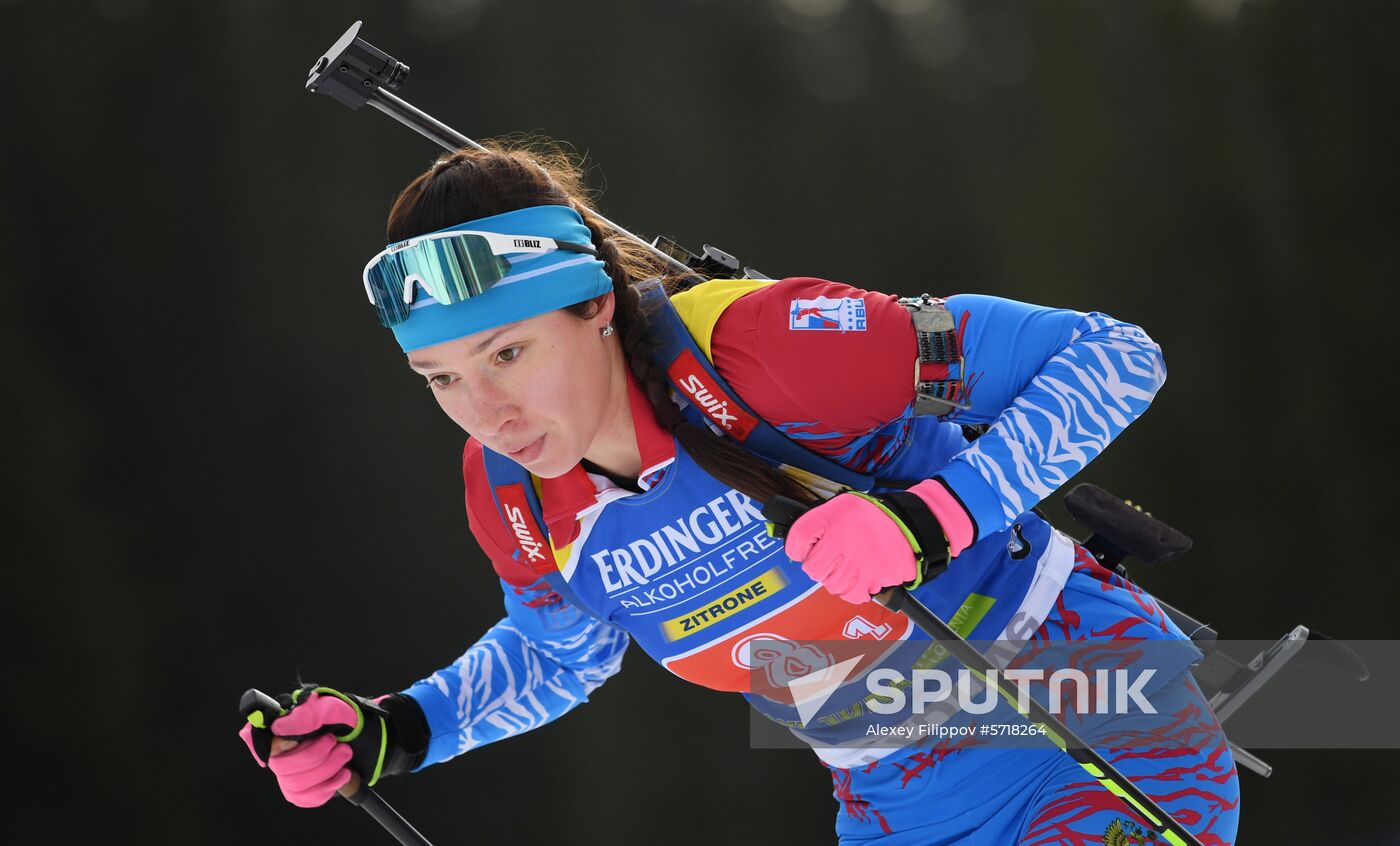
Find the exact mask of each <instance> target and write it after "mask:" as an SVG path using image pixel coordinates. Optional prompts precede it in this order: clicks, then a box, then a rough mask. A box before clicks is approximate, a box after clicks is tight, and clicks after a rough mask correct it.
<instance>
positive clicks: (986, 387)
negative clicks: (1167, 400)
mask: <svg viewBox="0 0 1400 846" xmlns="http://www.w3.org/2000/svg"><path fill="white" fill-rule="evenodd" d="M945 302H946V304H947V306H948V308H949V309H951V310H952V312H953V316H954V318H955V319H956V320H957V321H958V325H959V326H962V327H964V331H963V335H962V353H963V373H962V376H963V378H964V380H965V382H966V384H967V386H968V388H969V390H970V393H968V394H967V395H966V399H967V400H968V401H969V402H971V404H972V407H971V408H970V409H968V410H966V411H962V412H957V413H956V414H955V415H952V416H950V417H949V418H947V419H950V420H955V421H956V422H958V423H965V424H966V423H972V424H975V423H990V424H991V427H990V428H989V429H988V431H987V432H986V434H984V435H982V436H981V437H980V438H978V439H977V440H975V441H973V442H972V444H971V445H970V446H969V447H968V448H967V449H965V450H963V451H962V452H960V453H959V454H957V455H956V456H954V457H953V459H952V461H951V462H950V463H949V465H948V466H947V467H946V468H944V469H943V470H942V471H940V472H939V474H938V475H939V477H941V478H942V479H943V481H944V482H945V483H946V484H947V485H948V487H949V488H950V489H951V490H952V491H953V493H954V494H956V495H957V497H958V498H959V499H960V500H961V501H962V503H963V506H964V508H966V509H967V511H968V513H969V515H970V516H971V517H972V519H973V521H974V524H975V527H976V537H977V538H979V539H980V538H982V537H985V536H986V535H988V534H991V533H993V532H997V531H1000V530H1001V529H1004V528H1006V526H1008V525H1010V523H1011V522H1012V521H1013V520H1014V519H1015V518H1016V516H1017V515H1019V514H1021V513H1023V512H1025V511H1028V510H1030V509H1031V508H1033V507H1034V506H1035V505H1036V504H1037V503H1039V502H1040V501H1041V500H1043V499H1045V497H1047V496H1049V495H1050V494H1051V493H1052V492H1054V491H1055V490H1056V489H1057V488H1059V487H1060V486H1061V485H1063V484H1064V483H1065V482H1067V481H1069V479H1070V478H1071V477H1072V476H1074V474H1076V473H1078V472H1079V471H1080V470H1081V469H1082V468H1083V467H1084V465H1086V464H1088V463H1089V462H1090V461H1092V460H1093V459H1094V458H1095V457H1097V456H1098V454H1099V453H1100V452H1102V451H1103V450H1104V448H1105V447H1107V446H1108V444H1109V442H1110V441H1112V440H1113V439H1114V438H1115V437H1116V436H1117V435H1118V433H1119V432H1122V431H1123V429H1125V428H1126V427H1127V426H1128V424H1129V423H1131V422H1133V421H1134V420H1136V419H1137V418H1138V417H1139V416H1140V415H1141V414H1142V413H1143V412H1144V411H1145V410H1146V409H1147V406H1148V404H1149V403H1150V402H1151V401H1152V398H1153V396H1155V395H1156V393H1157V390H1158V389H1159V388H1161V386H1162V383H1163V382H1164V381H1165V380H1166V378H1167V370H1166V365H1165V364H1164V363H1163V360H1162V350H1161V348H1160V347H1158V346H1157V344H1155V343H1153V341H1152V339H1151V338H1149V337H1148V336H1147V333H1145V332H1143V331H1142V330H1141V329H1140V328H1138V327H1137V326H1134V325H1132V324H1130V323H1124V322H1122V321H1118V320H1114V319H1113V318H1112V317H1109V316H1108V315H1106V314H1101V313H1099V312H1090V313H1087V314H1086V313H1083V312H1078V311H1071V310H1067V309H1052V308H1044V307H1041V306H1033V305H1028V304H1026V303H1020V302H1016V301H1013V300H1006V299H1001V298H999V297H989V296H983V295H978V294H961V295H957V296H953V297H949V298H948V299H947V300H946V301H945Z"/></svg>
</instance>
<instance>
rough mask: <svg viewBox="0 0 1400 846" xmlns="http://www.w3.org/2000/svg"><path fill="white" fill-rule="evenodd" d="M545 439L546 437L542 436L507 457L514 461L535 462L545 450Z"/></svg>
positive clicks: (509, 453)
mask: <svg viewBox="0 0 1400 846" xmlns="http://www.w3.org/2000/svg"><path fill="white" fill-rule="evenodd" d="M544 439H545V436H544V435H540V436H539V437H538V438H535V439H534V440H533V441H531V442H530V443H528V444H526V445H525V446H523V447H521V448H520V449H518V450H516V451H515V452H508V453H506V455H508V456H509V457H510V458H511V459H512V460H514V461H520V462H524V461H533V460H534V459H536V458H538V457H539V454H540V452H541V451H542V450H543V449H544Z"/></svg>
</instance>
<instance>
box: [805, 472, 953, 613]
mask: <svg viewBox="0 0 1400 846" xmlns="http://www.w3.org/2000/svg"><path fill="white" fill-rule="evenodd" d="M909 493H911V494H914V495H916V496H918V498H919V500H921V501H922V502H923V503H924V504H925V505H926V506H928V509H929V511H930V512H931V513H932V514H933V516H934V518H935V519H936V520H937V522H938V523H939V527H940V528H941V529H942V532H943V535H944V538H943V540H946V542H947V544H948V552H949V555H950V556H951V555H957V554H958V553H959V552H962V551H963V549H965V548H966V547H967V546H968V544H970V543H971V542H972V541H973V539H974V538H973V526H972V521H971V519H970V518H969V517H968V516H967V512H966V511H964V510H963V507H962V505H961V504H960V503H959V502H958V500H957V498H956V497H954V496H953V494H952V492H951V491H949V490H948V488H947V487H946V486H945V485H944V484H943V483H942V482H941V481H940V480H938V479H928V480H926V481H923V482H920V483H919V484H917V485H915V486H914V487H912V488H910V489H909ZM784 550H785V551H786V552H787V555H788V557H789V558H791V559H792V560H794V561H800V562H802V571H803V572H804V573H806V574H807V575H808V577H810V578H811V579H812V580H813V581H815V582H820V583H821V585H822V586H823V587H825V588H826V589H827V590H828V591H830V592H831V593H833V594H835V595H836V596H839V597H841V598H842V599H844V600H846V601H847V602H851V603H855V604H861V603H865V602H869V601H870V597H871V596H873V595H875V594H877V593H879V592H880V591H882V590H884V589H885V588H888V587H894V586H897V585H902V584H904V583H906V582H910V581H913V579H914V577H915V576H916V575H917V574H918V569H917V568H918V562H917V560H916V559H915V557H914V550H913V548H912V547H911V546H910V544H909V539H908V537H906V536H905V534H904V531H903V530H902V529H901V528H900V524H899V523H898V522H896V520H895V519H894V518H892V517H891V516H890V515H889V514H887V513H886V512H885V510H884V509H882V508H881V507H880V506H878V505H876V504H875V503H873V502H871V501H870V500H868V499H864V498H863V497H862V496H858V495H855V494H850V493H845V494H840V495H838V496H835V497H832V498H831V499H829V500H827V501H826V502H824V503H822V504H821V505H818V506H816V507H815V508H812V509H811V510H809V511H807V512H806V513H805V514H803V515H802V516H801V517H799V518H797V520H795V521H794V522H793V524H792V527H791V528H790V529H789V530H788V533H787V540H786V542H785V543H784ZM940 552H941V550H940ZM939 557H940V558H941V555H940V556H939Z"/></svg>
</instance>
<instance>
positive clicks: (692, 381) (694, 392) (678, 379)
mask: <svg viewBox="0 0 1400 846" xmlns="http://www.w3.org/2000/svg"><path fill="white" fill-rule="evenodd" d="M666 372H667V374H668V375H669V376H670V377H671V381H673V382H675V383H676V387H677V388H680V389H681V392H682V393H684V394H685V396H686V398H687V399H689V400H690V402H691V403H692V404H693V405H694V406H695V407H696V408H698V409H700V410H701V411H703V412H705V414H707V415H708V416H709V418H710V420H711V421H712V422H714V423H715V424H717V425H718V426H720V427H721V428H722V429H724V431H726V432H728V433H729V434H731V435H733V436H734V437H735V438H737V439H738V440H740V441H744V440H747V439H748V437H749V433H751V432H752V431H753V430H754V427H755V426H757V425H758V420H757V419H755V418H754V416H753V415H751V414H749V413H748V412H747V411H744V410H743V409H742V408H740V407H739V403H738V402H737V401H735V399H734V398H733V397H731V396H729V394H727V393H725V392H724V391H723V390H721V389H720V387H719V386H718V385H716V384H715V383H714V381H713V380H712V379H710V377H709V374H707V373H706V372H705V368H703V367H701V366H700V362H698V361H696V360H695V355H694V354H693V353H691V351H690V350H683V351H681V354H680V355H679V356H677V357H676V360H675V362H673V363H672V364H671V367H670V368H669V369H668V370H667V371H666Z"/></svg>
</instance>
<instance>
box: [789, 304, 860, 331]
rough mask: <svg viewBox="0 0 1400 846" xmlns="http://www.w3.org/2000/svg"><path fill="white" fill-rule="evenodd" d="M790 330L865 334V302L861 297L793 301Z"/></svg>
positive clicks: (790, 309) (790, 313) (790, 310)
mask: <svg viewBox="0 0 1400 846" xmlns="http://www.w3.org/2000/svg"><path fill="white" fill-rule="evenodd" d="M788 328H789V329H794V330H795V329H801V330H808V329H817V330H828V331H832V332H864V331H865V300H864V299H862V298H860V297H840V298H835V297H817V298H816V299H814V300H793V301H792V307H791V308H789V309H788Z"/></svg>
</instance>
